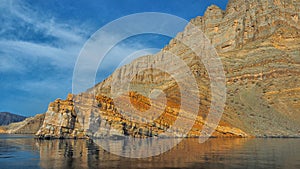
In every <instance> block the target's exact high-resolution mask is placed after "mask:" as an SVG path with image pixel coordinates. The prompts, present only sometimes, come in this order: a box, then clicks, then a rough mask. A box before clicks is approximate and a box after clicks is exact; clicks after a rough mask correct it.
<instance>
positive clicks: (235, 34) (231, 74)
mask: <svg viewBox="0 0 300 169" xmlns="http://www.w3.org/2000/svg"><path fill="white" fill-rule="evenodd" d="M299 10H300V6H299V3H298V2H297V1H292V0H274V1H269V0H261V1H259V2H258V1H256V0H247V1H237V0H231V1H229V4H228V6H227V10H226V11H222V10H221V9H220V8H218V7H217V6H211V7H209V8H208V9H207V11H206V12H205V15H204V16H203V17H197V18H195V19H193V20H191V22H190V23H189V25H187V27H186V28H185V30H184V31H183V32H181V33H179V34H178V35H177V36H176V38H174V39H173V40H171V41H170V43H169V45H167V46H166V47H165V48H163V49H162V50H161V51H160V52H159V53H157V54H155V55H152V56H143V57H140V58H138V59H136V60H134V61H133V62H132V63H130V64H128V65H124V66H122V67H121V68H119V69H117V70H116V71H115V72H114V73H113V74H112V75H111V76H110V77H109V78H107V79H106V80H105V81H103V82H101V83H99V84H97V85H96V86H95V87H93V88H91V89H89V90H88V91H87V92H85V93H81V94H78V95H69V96H68V98H67V100H65V101H62V100H60V99H59V100H56V101H55V102H53V103H51V104H50V105H49V108H48V111H47V113H46V117H45V121H44V124H43V126H42V127H41V129H40V130H39V132H38V133H37V135H38V136H39V137H47V138H50V137H54V138H74V137H77V138H78V137H79V138H81V137H97V138H99V137H100V138H101V137H104V136H110V137H120V136H124V135H125V136H126V135H130V136H134V137H155V136H157V135H161V136H166V137H168V136H171V135H172V134H170V133H173V134H174V135H175V136H178V137H195V136H199V134H200V131H201V129H202V127H203V125H204V123H205V120H206V117H207V115H208V112H209V110H210V108H211V107H210V106H211V105H210V103H211V100H212V98H211V86H210V78H209V75H208V72H207V70H206V68H205V66H204V65H203V63H201V62H200V61H199V59H197V56H196V54H195V53H194V52H193V51H192V50H191V49H190V48H188V47H187V46H193V47H194V48H195V49H196V50H198V51H199V52H200V53H202V54H207V51H206V48H205V45H204V46H203V44H202V43H201V41H200V40H201V39H199V37H198V36H195V34H196V35H197V31H196V30H195V29H194V27H193V26H196V27H197V28H199V29H200V30H202V31H203V32H204V33H205V35H206V36H207V37H208V38H209V40H210V42H211V43H212V44H213V45H214V46H215V48H216V49H217V51H218V53H219V56H220V58H221V60H222V63H223V66H224V71H225V74H226V84H227V102H226V106H225V110H224V114H223V117H222V120H221V121H220V123H219V125H218V127H217V128H216V131H215V132H214V133H213V136H216V137H228V136H239V137H247V136H274V137H280V136H287V137H299V136H300V131H299V129H300V123H299V122H300V112H299V110H300V109H299V103H300V102H299V100H300V95H299V92H300V90H299V89H300V86H299V84H300V83H298V81H299V80H300V69H299V68H300V67H299V63H300V59H299V55H300V51H299V49H300V34H299V32H300V31H299V29H300V27H299V22H298V18H299ZM168 53H173V54H175V55H177V56H178V57H179V58H180V59H181V60H182V61H184V62H185V63H186V65H187V66H188V67H189V69H190V70H192V74H193V77H194V78H195V81H196V85H197V87H198V88H199V89H200V93H199V98H200V101H199V104H198V103H197V104H198V105H199V112H198V116H197V118H196V121H195V122H194V121H192V120H191V116H192V114H191V112H190V111H189V110H181V107H180V102H181V99H182V98H181V97H180V96H181V93H180V87H179V85H178V83H177V82H176V79H174V77H173V76H170V75H169V74H168V73H169V72H163V71H161V70H172V71H173V72H177V73H178V74H177V75H178V76H177V78H179V79H185V78H186V77H185V76H186V74H185V73H186V72H185V69H184V67H183V66H182V65H180V64H176V63H175V61H174V60H172V59H169V58H168V57H167V54H168ZM149 63H150V64H149ZM151 64H152V65H151ZM156 64H158V66H157V67H158V68H160V69H155V68H153V65H156ZM140 67H146V68H148V69H147V70H144V71H141V72H139V73H138V74H136V75H134V78H133V79H132V80H131V82H130V85H131V86H130V88H129V91H126V92H124V91H125V90H124V89H123V88H126V87H127V86H124V85H122V84H121V82H122V81H124V80H126V79H131V78H130V77H131V75H132V72H135V70H137V69H139V68H140ZM183 85H184V86H185V87H186V88H192V87H194V86H193V84H190V83H188V82H186V83H183ZM118 86H121V87H120V88H119V89H118V90H117V91H118V92H119V93H121V94H120V95H118V97H115V95H114V93H112V91H113V90H114V88H116V87H118ZM147 89H159V90H160V91H163V92H164V93H165V95H166V97H167V99H166V100H165V101H166V105H165V107H164V108H163V109H162V113H161V114H160V115H159V116H155V113H156V112H158V110H159V107H162V106H161V105H162V104H164V103H163V102H159V101H158V102H155V99H153V98H151V97H152V95H151V94H150V93H149V92H148V90H147ZM150 91H151V90H150ZM122 92H123V93H122ZM189 96H190V98H189V100H190V104H191V105H192V103H193V101H195V95H194V94H193V93H191V95H189ZM156 97H158V98H159V97H160V94H159V93H158V94H157V96H155V97H154V98H156ZM126 100H127V101H126ZM128 100H129V101H128ZM153 101H154V102H153ZM188 104H189V103H188ZM130 106H131V107H132V106H133V107H135V108H136V109H138V110H139V111H138V112H140V113H139V114H134V112H132V111H130V108H129V107H130ZM152 108H153V109H152ZM147 110H151V112H150V113H153V117H152V115H149V114H147V113H149V112H148V111H147ZM179 110H180V112H183V114H181V115H180V116H179ZM143 112H147V113H143ZM147 117H148V118H149V119H147ZM179 117H181V118H182V120H183V121H184V122H185V123H186V124H191V123H192V124H194V125H193V126H192V128H191V130H190V131H189V133H188V134H187V135H183V134H182V133H184V132H182V130H183V128H180V127H178V128H174V126H175V121H176V119H177V118H179ZM174 135H172V136H174Z"/></svg>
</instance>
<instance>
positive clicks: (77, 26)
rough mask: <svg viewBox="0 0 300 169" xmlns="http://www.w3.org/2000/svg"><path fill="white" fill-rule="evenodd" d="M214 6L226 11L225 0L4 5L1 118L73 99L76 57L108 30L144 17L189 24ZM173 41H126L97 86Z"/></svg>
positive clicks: (13, 1) (33, 0)
mask: <svg viewBox="0 0 300 169" xmlns="http://www.w3.org/2000/svg"><path fill="white" fill-rule="evenodd" d="M212 4H215V5H217V6H219V7H220V8H222V9H223V10H224V9H225V8H226V5H227V0H163V1H162V0H76V1H73V0H72V1H71V0H65V1H61V0H51V1H45V0H23V1H22V0H1V1H0V20H1V24H0V112H11V113H15V114H20V115H24V116H34V115H35V114H40V113H45V112H46V110H47V108H48V104H49V103H50V102H52V101H54V100H55V99H56V98H63V99H64V98H66V96H67V94H68V93H72V76H73V70H74V66H75V63H76V60H77V57H78V55H79V53H80V51H81V49H82V48H83V45H84V44H85V42H86V41H87V40H88V39H89V38H90V37H91V36H92V35H93V34H94V33H95V32H96V31H97V30H98V29H100V28H101V27H103V26H104V25H106V24H108V23H110V22H112V21H114V20H116V19H118V18H120V17H123V16H126V15H130V14H134V13H140V12H162V13H168V14H172V15H176V16H178V17H181V18H184V19H186V20H188V21H189V20H191V19H192V18H195V17H196V16H203V14H204V12H205V10H206V8H207V7H208V6H210V5H212ZM120 29H121V28H120ZM169 41H170V37H166V36H162V35H154V34H145V35H140V36H134V37H130V38H128V39H126V40H124V41H122V42H121V43H119V44H118V46H116V47H114V49H112V50H111V51H110V52H109V54H108V56H107V57H106V58H105V59H106V61H104V62H103V64H102V65H101V66H100V68H99V70H98V72H97V77H96V81H97V82H101V81H102V80H104V79H105V78H106V77H107V76H109V75H110V74H111V73H112V72H113V71H114V70H115V69H116V68H117V67H118V65H119V64H120V63H121V61H122V59H123V58H124V57H126V56H127V55H128V54H130V53H132V52H133V51H136V50H142V49H148V48H149V49H161V48H163V47H164V46H165V45H166V44H168V42H169ZM143 52H144V53H143ZM143 52H142V53H143V54H148V53H153V52H156V50H149V51H146V50H145V51H143ZM126 54H127V55H126ZM91 87H92V86H91Z"/></svg>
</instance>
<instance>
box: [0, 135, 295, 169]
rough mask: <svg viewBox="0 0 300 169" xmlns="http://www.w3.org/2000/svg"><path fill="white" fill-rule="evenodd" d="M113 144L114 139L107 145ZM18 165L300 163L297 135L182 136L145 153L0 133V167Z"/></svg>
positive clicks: (217, 168) (240, 168)
mask: <svg viewBox="0 0 300 169" xmlns="http://www.w3.org/2000/svg"><path fill="white" fill-rule="evenodd" d="M111 146H112V148H113V146H114V144H112V145H111ZM6 168H7V169H14V168H16V169H19V168H20V169H21V168H26V169H27V168H78V169H84V168H208V169H210V168H211V169H222V168H237V169H244V168H245V169H247V168H275V169H276V168H286V169H293V168H295V169H299V168H300V139H282V138H281V139H280V138H272V139H262V138H260V139H209V140H208V141H207V142H205V143H203V144H199V143H198V140H197V139H186V140H184V141H182V142H181V143H180V144H179V145H178V146H176V147H174V148H173V149H171V150H169V151H167V152H165V153H163V154H161V155H158V156H155V157H149V158H144V159H130V158H124V157H119V156H116V155H113V154H111V153H109V152H107V151H105V150H103V149H102V148H100V147H99V146H98V145H97V144H95V143H93V142H91V141H87V140H35V139H34V138H33V137H31V136H24V135H0V169H6Z"/></svg>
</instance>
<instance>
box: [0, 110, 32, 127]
mask: <svg viewBox="0 0 300 169" xmlns="http://www.w3.org/2000/svg"><path fill="white" fill-rule="evenodd" d="M24 119H26V117H24V116H20V115H16V114H12V113H8V112H0V126H5V125H9V124H10V123H15V122H20V121H23V120H24Z"/></svg>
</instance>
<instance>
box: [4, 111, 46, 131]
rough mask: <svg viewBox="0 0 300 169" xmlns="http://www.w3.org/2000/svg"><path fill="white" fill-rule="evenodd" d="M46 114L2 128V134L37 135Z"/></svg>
mask: <svg viewBox="0 0 300 169" xmlns="http://www.w3.org/2000/svg"><path fill="white" fill-rule="evenodd" d="M44 117H45V115H44V114H37V115H36V116H34V117H28V118H26V119H25V120H23V121H20V122H16V123H11V124H9V125H7V126H1V127H0V133H7V134H35V133H36V132H37V131H38V130H39V129H40V127H41V126H42V124H43V122H44Z"/></svg>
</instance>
